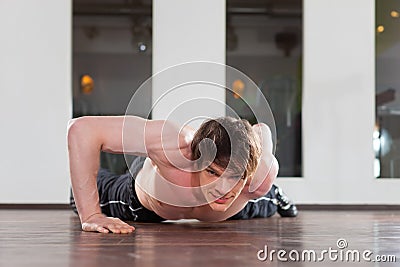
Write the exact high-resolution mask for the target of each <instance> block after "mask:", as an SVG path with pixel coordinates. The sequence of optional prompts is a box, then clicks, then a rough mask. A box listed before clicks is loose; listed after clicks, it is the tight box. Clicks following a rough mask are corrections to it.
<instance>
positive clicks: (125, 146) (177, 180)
mask: <svg viewBox="0 0 400 267" xmlns="http://www.w3.org/2000/svg"><path fill="white" fill-rule="evenodd" d="M122 133H123V134H122ZM123 135H125V137H123ZM68 149H69V159H70V172H71V182H72V190H73V195H74V197H71V204H72V205H73V207H74V208H75V207H76V212H77V213H78V214H79V217H80V220H81V223H82V229H83V230H84V231H97V232H102V233H108V232H113V233H131V232H132V231H134V227H133V226H130V225H128V224H127V223H125V222H123V220H126V221H151V222H160V221H163V220H167V219H172V220H174V219H198V220H201V221H223V220H226V219H248V218H256V217H269V216H271V215H273V214H274V213H275V212H276V211H278V213H279V214H280V215H281V216H291V217H294V216H296V215H297V209H296V207H295V205H293V204H292V203H291V202H290V200H289V199H288V198H287V197H286V196H285V195H284V194H283V193H282V191H281V190H280V189H279V188H278V187H276V186H274V185H272V183H273V181H274V179H275V178H276V175H277V173H278V163H277V161H276V159H275V157H274V156H273V154H272V139H271V134H270V130H269V128H268V126H267V125H265V124H262V123H261V124H256V125H254V126H251V125H250V124H249V123H248V122H247V121H245V120H239V119H234V118H229V117H227V118H218V119H214V120H208V121H206V122H205V123H203V124H202V125H201V127H200V128H199V129H198V130H197V131H194V130H193V129H191V128H189V127H187V126H186V127H184V128H183V129H180V128H179V127H178V126H177V125H176V124H174V123H172V122H170V121H162V120H145V119H142V118H140V117H135V116H98V117H81V118H78V119H74V120H72V121H71V123H70V124H69V129H68ZM100 151H105V152H111V153H127V154H133V155H136V156H138V157H136V158H135V159H134V161H133V163H132V165H131V168H130V172H127V173H126V174H124V175H115V174H112V173H110V172H108V171H107V170H104V169H100V170H99V155H100ZM271 187H272V188H271ZM196 203H197V204H196ZM107 216H108V217H107Z"/></svg>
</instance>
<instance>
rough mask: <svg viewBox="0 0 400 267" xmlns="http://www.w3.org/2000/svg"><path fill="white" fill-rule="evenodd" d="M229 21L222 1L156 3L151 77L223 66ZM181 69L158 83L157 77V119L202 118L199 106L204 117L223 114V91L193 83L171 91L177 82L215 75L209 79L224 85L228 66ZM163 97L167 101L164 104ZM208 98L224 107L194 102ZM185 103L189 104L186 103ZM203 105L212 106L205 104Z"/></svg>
mask: <svg viewBox="0 0 400 267" xmlns="http://www.w3.org/2000/svg"><path fill="white" fill-rule="evenodd" d="M225 17H226V4H225V1H224V0H202V1H197V0H169V1H153V77H154V74H156V73H158V72H160V71H162V70H164V69H166V68H169V67H171V66H174V65H177V64H182V63H186V62H191V61H209V62H216V63H221V64H225ZM196 64H197V63H196ZM177 69H179V70H178V71H175V72H174V71H173V70H170V71H169V72H170V74H168V75H164V76H163V77H161V76H162V75H161V76H159V79H153V86H152V101H153V107H154V108H153V110H152V117H153V119H166V118H171V117H173V119H174V120H178V121H182V122H183V121H187V119H188V118H189V117H197V116H200V117H201V116H202V115H199V112H198V109H199V108H202V110H203V111H202V113H201V114H204V116H211V117H213V116H223V115H225V107H224V103H225V90H224V89H223V88H218V86H211V85H207V84H204V83H195V84H191V85H189V86H186V88H183V87H179V86H178V88H177V89H176V90H171V89H173V88H171V87H174V86H176V85H177V84H180V83H184V82H188V81H189V80H192V81H195V80H199V79H206V76H209V75H211V76H212V78H211V80H213V81H216V80H218V81H220V82H221V83H222V84H224V83H225V71H224V68H221V67H219V68H215V70H213V71H210V68H207V66H206V64H205V65H204V66H203V67H202V66H200V65H197V66H196V67H188V68H184V67H182V68H180V67H178V68H177ZM207 72H208V73H207ZM183 73H184V74H183ZM182 74H183V75H182ZM182 78H183V79H182ZM163 94H164V96H165V97H163V98H162V101H160V97H161V96H162V95H163ZM206 98H212V99H213V103H217V102H220V103H221V104H212V103H211V102H207V101H206V102H204V101H195V99H206ZM185 101H186V103H187V104H184V103H185ZM187 101H188V102H187ZM205 103H209V104H206V106H204V104H205ZM196 110H197V112H196ZM200 121H201V119H199V120H198V121H197V123H195V124H198V123H200Z"/></svg>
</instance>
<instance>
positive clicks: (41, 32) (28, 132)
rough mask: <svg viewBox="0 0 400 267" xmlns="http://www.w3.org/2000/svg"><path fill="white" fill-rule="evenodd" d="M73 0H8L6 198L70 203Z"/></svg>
mask: <svg viewBox="0 0 400 267" xmlns="http://www.w3.org/2000/svg"><path fill="white" fill-rule="evenodd" d="M71 17H72V10H71V0H66V1H53V0H30V1H24V0H4V1H3V0H2V1H0V33H1V37H0V39H1V41H0V58H1V60H0V114H1V116H0V125H1V126H0V127H1V131H0V146H1V153H0V170H1V176H0V181H1V185H0V203H67V202H68V194H69V175H68V158H67V144H66V131H67V123H68V119H70V118H71V113H72V112H71V100H72V97H71V28H72V23H71Z"/></svg>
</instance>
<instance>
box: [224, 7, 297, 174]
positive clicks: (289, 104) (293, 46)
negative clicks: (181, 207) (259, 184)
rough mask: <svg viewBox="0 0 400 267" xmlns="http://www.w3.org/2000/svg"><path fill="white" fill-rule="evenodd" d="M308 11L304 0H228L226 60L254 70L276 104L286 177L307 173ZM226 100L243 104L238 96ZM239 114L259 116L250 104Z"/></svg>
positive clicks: (279, 147) (246, 70) (279, 151)
mask: <svg viewBox="0 0 400 267" xmlns="http://www.w3.org/2000/svg"><path fill="white" fill-rule="evenodd" d="M302 16H303V7H302V1H301V0H286V1H282V0H268V1H255V0H252V1H249V0H227V40H226V45H227V58H226V62H227V64H228V65H230V66H232V67H234V68H237V69H239V70H241V71H242V72H244V73H245V74H246V75H248V76H249V77H250V78H251V79H252V80H253V81H254V82H255V83H256V84H257V85H258V86H259V87H260V89H261V91H262V93H263V94H264V96H265V97H266V98H267V100H268V101H269V103H270V106H271V109H272V112H273V113H274V117H275V122H276V128H277V129H276V130H277V147H276V157H277V159H278V161H279V164H280V171H279V175H278V176H281V177H300V176H302V148H301V101H302V99H301V96H302V52H303V51H302V33H303V24H302ZM239 89H240V90H246V88H239ZM240 90H239V95H240ZM243 95H245V92H243ZM226 101H227V104H228V105H231V106H235V105H236V106H240V105H241V101H240V99H238V97H235V95H227V99H226ZM236 106H235V107H236ZM235 109H237V108H235ZM239 115H240V116H241V117H243V118H246V119H248V120H250V121H252V120H253V118H252V116H251V112H249V110H248V109H246V108H243V110H242V112H241V113H240V114H239Z"/></svg>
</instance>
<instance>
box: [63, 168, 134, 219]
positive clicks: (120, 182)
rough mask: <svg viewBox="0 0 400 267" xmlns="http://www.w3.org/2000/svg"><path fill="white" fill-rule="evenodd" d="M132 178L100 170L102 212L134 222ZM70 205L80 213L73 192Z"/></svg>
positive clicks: (98, 176)
mask: <svg viewBox="0 0 400 267" xmlns="http://www.w3.org/2000/svg"><path fill="white" fill-rule="evenodd" d="M131 182H132V177H131V176H130V174H129V173H126V174H123V175H117V174H114V173H111V172H110V171H109V170H107V169H100V170H99V171H98V173H97V190H98V193H99V199H100V208H101V212H102V213H104V214H105V215H107V216H111V217H116V218H120V219H122V220H134V219H135V217H134V214H133V213H132V209H134V207H132V205H131V201H130V191H129V183H131ZM70 205H71V207H72V209H73V211H74V212H75V213H78V211H77V209H76V205H75V200H74V196H73V193H72V190H71V195H70Z"/></svg>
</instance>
